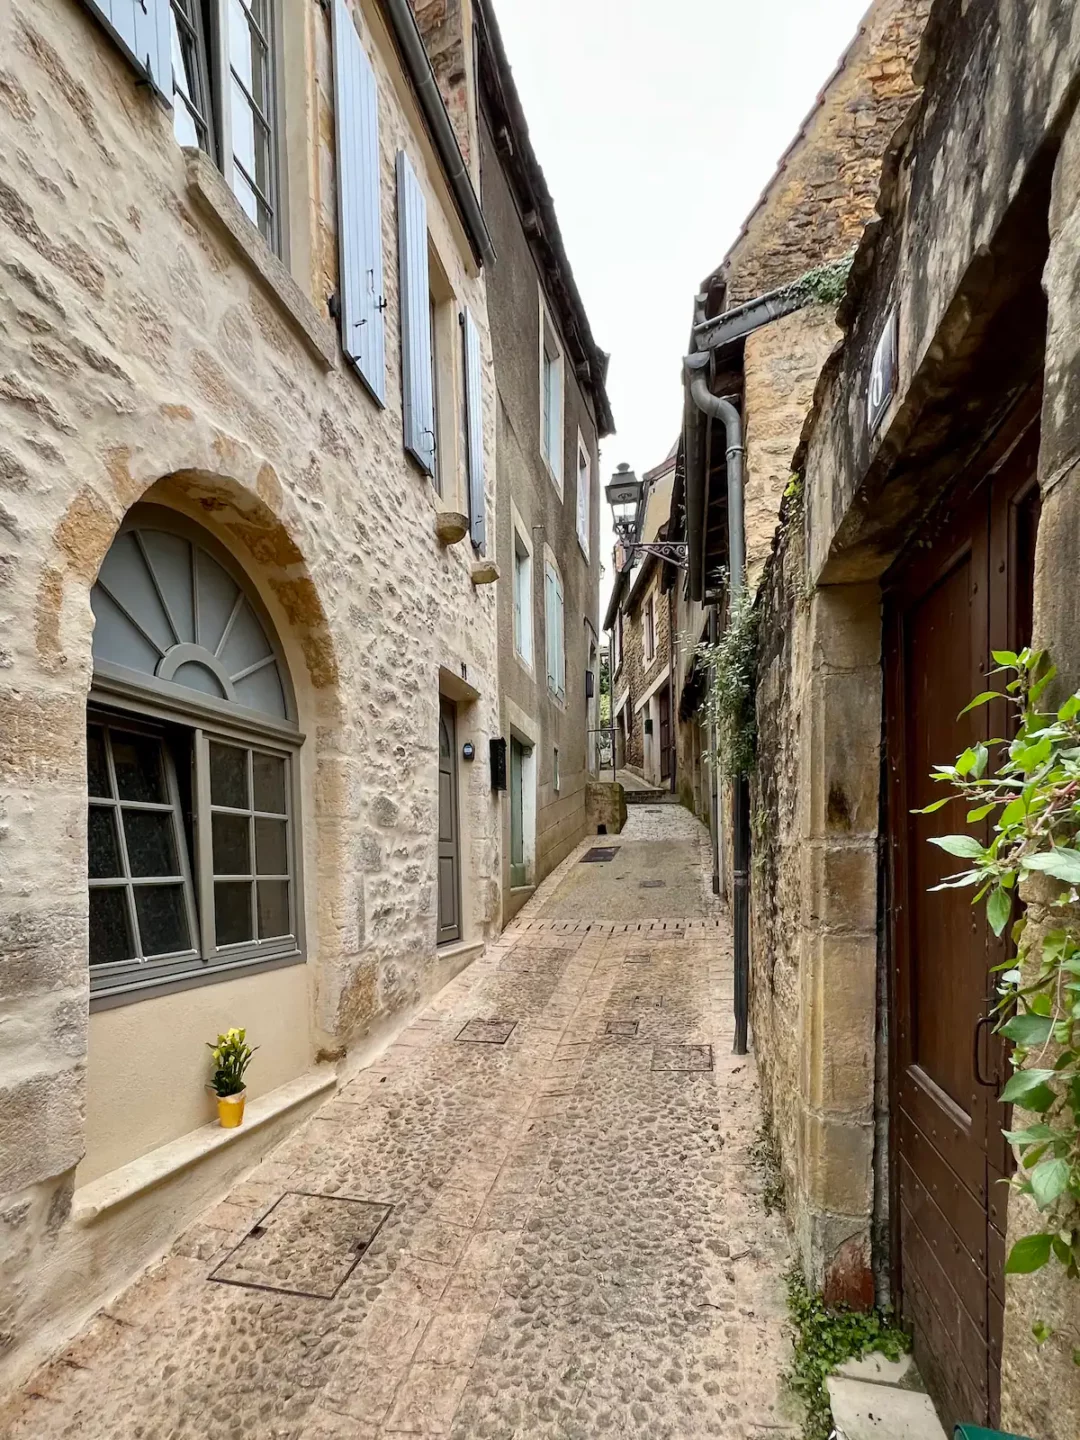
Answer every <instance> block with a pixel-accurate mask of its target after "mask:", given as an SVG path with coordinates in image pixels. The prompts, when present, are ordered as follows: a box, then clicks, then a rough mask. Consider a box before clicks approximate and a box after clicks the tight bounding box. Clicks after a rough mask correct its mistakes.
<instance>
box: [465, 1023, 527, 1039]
mask: <svg viewBox="0 0 1080 1440" xmlns="http://www.w3.org/2000/svg"><path fill="white" fill-rule="evenodd" d="M516 1025H517V1021H516V1020H470V1021H469V1023H468V1024H467V1025H466V1026H465V1028H464V1029H463V1030H462V1031H460V1033H459V1034H458V1036H457V1039H459V1040H461V1041H464V1043H465V1044H467V1045H505V1044H506V1042H507V1040H509V1039H510V1036H511V1035H512V1034H513V1033H514V1027H515V1026H516Z"/></svg>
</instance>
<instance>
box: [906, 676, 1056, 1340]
mask: <svg viewBox="0 0 1080 1440" xmlns="http://www.w3.org/2000/svg"><path fill="white" fill-rule="evenodd" d="M994 660H995V663H996V664H997V666H998V667H999V668H998V669H997V670H995V671H994V672H993V675H992V677H991V678H993V676H1001V677H1002V688H1001V689H998V690H986V691H984V692H983V693H982V694H981V695H977V696H976V697H975V699H974V700H972V702H971V704H970V705H968V706H967V707H966V710H965V711H964V712H963V713H967V710H973V709H975V708H977V707H979V706H982V705H986V704H989V703H990V702H992V701H996V700H998V699H1001V698H1004V699H1005V700H1006V702H1007V703H1008V705H1009V706H1010V708H1011V710H1012V711H1013V713H1014V716H1015V719H1016V722H1017V728H1016V733H1015V738H1014V739H1013V740H1011V741H1008V742H1007V741H1004V740H992V741H990V742H988V744H985V745H984V744H978V745H975V746H973V747H971V748H970V749H967V750H965V751H964V753H963V754H962V755H960V756H958V757H957V760H956V763H955V764H953V765H942V766H939V767H938V768H937V769H936V770H935V771H934V772H933V778H934V779H935V780H936V781H939V782H940V783H942V784H945V785H947V786H948V787H949V788H950V790H951V791H952V794H951V795H947V796H945V798H944V799H941V800H935V801H934V802H933V804H931V805H928V806H926V808H925V809H924V810H923V811H921V812H919V813H922V814H929V813H931V812H933V811H936V810H940V809H941V808H942V807H943V806H945V805H948V804H949V803H950V801H952V800H954V799H957V798H960V799H962V800H963V801H965V802H966V804H967V806H968V809H967V812H966V818H967V822H968V824H969V825H983V824H984V823H985V822H986V821H987V820H989V821H990V834H991V838H990V840H989V842H988V843H987V844H985V845H984V844H983V843H982V841H981V840H979V839H977V838H976V836H974V835H972V834H970V833H968V834H961V835H942V836H938V837H935V839H934V840H933V841H932V843H933V844H935V845H938V846H940V847H941V849H942V850H944V851H946V852H947V853H948V854H949V855H955V856H957V857H958V858H959V859H961V860H963V861H964V862H965V866H966V868H965V869H963V870H962V871H960V872H958V873H957V874H955V875H952V876H950V877H949V878H948V879H946V880H944V881H942V883H941V885H938V886H936V887H935V888H936V889H939V890H941V889H947V888H953V887H962V886H974V887H976V894H975V897H974V900H973V902H972V903H973V904H979V903H984V904H985V906H986V916H987V920H988V922H989V924H990V927H991V929H992V930H993V931H994V934H995V935H1002V934H1004V932H1005V930H1006V929H1007V928H1008V929H1010V936H1011V939H1012V942H1013V945H1014V947H1015V951H1014V954H1013V956H1012V958H1011V959H1009V960H1008V961H1006V962H1005V963H1004V964H1003V965H999V966H996V967H995V970H996V972H997V974H998V981H997V1001H996V1004H995V1014H996V1016H997V1029H998V1030H999V1031H1000V1033H1001V1034H1002V1035H1004V1036H1005V1037H1006V1038H1007V1039H1009V1040H1011V1041H1012V1042H1013V1047H1014V1048H1013V1052H1012V1060H1013V1066H1014V1070H1013V1074H1012V1075H1011V1076H1010V1078H1009V1080H1008V1082H1007V1084H1006V1085H1005V1088H1004V1090H1003V1091H1002V1095H1001V1099H1002V1102H1003V1103H1005V1104H1009V1103H1012V1104H1015V1105H1017V1106H1018V1107H1020V1109H1021V1110H1022V1111H1023V1112H1026V1114H1025V1115H1024V1116H1023V1118H1022V1120H1021V1123H1020V1124H1019V1126H1018V1128H1015V1129H1012V1130H1006V1131H1005V1132H1004V1133H1005V1138H1006V1139H1007V1140H1008V1141H1009V1143H1010V1144H1011V1145H1012V1146H1013V1149H1014V1152H1015V1154H1016V1158H1017V1171H1016V1174H1015V1175H1014V1176H1013V1179H1012V1181H1011V1183H1012V1185H1013V1186H1014V1187H1015V1188H1016V1189H1018V1190H1019V1191H1020V1192H1021V1193H1023V1194H1025V1195H1028V1196H1030V1197H1031V1199H1032V1201H1033V1202H1034V1204H1035V1206H1036V1208H1037V1210H1038V1213H1039V1216H1040V1220H1041V1223H1040V1225H1039V1227H1038V1228H1037V1229H1035V1230H1033V1231H1032V1232H1031V1233H1030V1234H1028V1235H1024V1236H1023V1237H1022V1238H1020V1239H1018V1240H1017V1241H1016V1242H1015V1244H1014V1245H1013V1246H1012V1248H1011V1250H1010V1252H1009V1256H1008V1259H1007V1261H1006V1266H1005V1268H1006V1271H1007V1272H1008V1273H1011V1274H1030V1273H1032V1272H1033V1271H1036V1270H1040V1269H1042V1268H1043V1266H1045V1265H1048V1264H1050V1263H1052V1262H1053V1263H1058V1264H1060V1265H1062V1266H1063V1267H1064V1268H1065V1270H1066V1271H1067V1273H1068V1274H1069V1275H1070V1276H1071V1277H1072V1278H1077V1277H1078V1276H1080V913H1078V911H1077V902H1078V901H1080V692H1077V693H1076V694H1073V695H1071V696H1070V697H1069V698H1068V699H1067V700H1066V701H1065V702H1064V704H1062V705H1061V706H1060V707H1058V708H1057V709H1056V710H1049V711H1048V710H1044V709H1042V708H1041V703H1042V698H1043V696H1044V694H1045V692H1046V689H1047V686H1048V685H1049V684H1050V682H1051V681H1052V680H1053V679H1054V676H1055V674H1056V671H1055V669H1054V667H1053V666H1052V665H1051V664H1050V663H1049V660H1048V658H1047V656H1046V654H1045V652H1043V651H1039V650H1030V649H1026V650H1021V651H1020V653H1019V654H1013V652H1012V651H1007V650H998V651H995V652H994ZM1005 677H1009V678H1007V679H1006V678H1005ZM995 758H996V759H997V763H996V765H995V764H992V760H993V759H995ZM1036 875H1042V876H1045V877H1047V880H1048V881H1049V882H1050V886H1051V891H1050V902H1049V907H1048V912H1047V915H1048V918H1047V919H1046V923H1043V919H1042V917H1040V920H1039V923H1038V924H1035V923H1033V922H1032V921H1031V920H1029V918H1028V917H1026V916H1021V918H1020V919H1018V920H1016V921H1015V923H1013V911H1014V897H1015V896H1016V893H1017V888H1018V886H1019V885H1020V884H1021V882H1022V881H1024V880H1025V879H1027V878H1029V877H1032V876H1036ZM1010 927H1011V928H1010ZM1049 1333H1050V1331H1049V1329H1048V1328H1047V1327H1046V1326H1043V1325H1041V1324H1040V1325H1037V1326H1036V1327H1035V1334H1036V1338H1037V1339H1040V1340H1043V1339H1045V1338H1047V1336H1048V1335H1049ZM1073 1360H1074V1361H1075V1362H1076V1363H1077V1364H1078V1365H1080V1350H1077V1351H1074V1353H1073Z"/></svg>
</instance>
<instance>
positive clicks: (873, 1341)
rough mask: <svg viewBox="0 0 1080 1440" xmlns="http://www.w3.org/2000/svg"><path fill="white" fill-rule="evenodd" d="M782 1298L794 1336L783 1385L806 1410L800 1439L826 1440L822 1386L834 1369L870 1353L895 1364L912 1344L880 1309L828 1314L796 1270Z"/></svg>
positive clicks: (828, 1423) (828, 1414)
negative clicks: (876, 1353) (792, 1349)
mask: <svg viewBox="0 0 1080 1440" xmlns="http://www.w3.org/2000/svg"><path fill="white" fill-rule="evenodd" d="M787 1298H788V1312H789V1314H790V1317H791V1325H792V1329H793V1330H794V1332H795V1334H794V1347H795V1353H794V1356H793V1358H792V1364H791V1369H790V1370H789V1372H788V1383H789V1384H790V1386H791V1388H792V1389H793V1390H794V1391H795V1393H796V1395H798V1396H799V1397H800V1398H801V1399H802V1401H803V1402H804V1404H805V1406H806V1417H805V1420H804V1422H803V1435H804V1436H805V1440H829V1436H830V1435H831V1433H832V1410H831V1408H830V1406H829V1392H828V1389H827V1388H826V1385H825V1381H826V1380H827V1379H828V1377H829V1376H830V1375H831V1374H832V1373H833V1372H834V1371H835V1370H836V1367H837V1366H838V1365H842V1364H843V1363H844V1361H845V1360H859V1359H861V1358H862V1356H864V1355H866V1354H868V1353H869V1352H870V1351H872V1350H878V1351H880V1352H881V1354H883V1355H884V1356H886V1358H887V1359H889V1360H899V1359H900V1357H901V1356H902V1355H905V1354H906V1353H907V1351H908V1350H909V1349H910V1348H911V1341H910V1340H909V1339H908V1337H907V1335H906V1334H905V1333H904V1331H903V1330H899V1329H897V1327H896V1326H895V1325H893V1324H892V1321H891V1320H890V1318H889V1316H888V1315H887V1314H886V1313H885V1312H883V1311H881V1310H867V1311H863V1310H848V1309H847V1308H846V1307H839V1308H837V1309H835V1310H830V1309H829V1308H828V1306H826V1304H825V1301H824V1299H823V1298H822V1296H821V1295H820V1294H817V1293H815V1292H813V1291H812V1290H810V1289H809V1287H808V1286H807V1284H806V1281H805V1280H804V1279H803V1275H802V1271H801V1270H799V1269H797V1268H795V1269H792V1270H790V1271H789V1272H788V1275H787Z"/></svg>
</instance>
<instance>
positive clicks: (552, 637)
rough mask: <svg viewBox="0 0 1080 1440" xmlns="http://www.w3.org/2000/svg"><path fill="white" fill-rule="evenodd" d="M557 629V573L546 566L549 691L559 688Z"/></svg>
mask: <svg viewBox="0 0 1080 1440" xmlns="http://www.w3.org/2000/svg"><path fill="white" fill-rule="evenodd" d="M557 633H558V632H557V630H556V628H555V571H554V570H553V569H552V568H551V566H550V565H545V566H544V652H545V655H546V657H547V683H548V689H549V690H557V689H558V688H559V681H558V675H559V655H558V645H557V641H556V635H557Z"/></svg>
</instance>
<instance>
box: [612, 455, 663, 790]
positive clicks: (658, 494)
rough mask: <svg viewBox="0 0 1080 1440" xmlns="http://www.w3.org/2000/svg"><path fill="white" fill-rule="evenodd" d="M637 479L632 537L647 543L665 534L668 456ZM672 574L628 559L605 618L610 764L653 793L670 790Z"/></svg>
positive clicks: (652, 562)
mask: <svg viewBox="0 0 1080 1440" xmlns="http://www.w3.org/2000/svg"><path fill="white" fill-rule="evenodd" d="M642 478H643V482H644V488H643V490H642V496H641V501H640V504H639V506H638V517H637V521H636V524H635V533H636V534H637V535H638V537H639V538H640V539H641V540H642V541H645V542H649V541H653V540H656V539H657V538H662V537H663V536H664V535H665V534H666V532H667V525H668V520H669V516H670V507H671V495H672V487H673V485H674V482H675V453H674V451H673V452H672V453H671V454H670V455H669V456H668V457H667V459H666V460H664V462H663V463H662V464H660V465H658V466H656V467H655V468H654V469H652V470H648V471H646V473H645V475H644V476H643V477H642ZM619 560H620V556H619V555H618V553H616V563H619ZM672 576H673V571H672V567H671V566H669V565H668V564H667V562H665V561H663V560H659V559H657V557H656V556H654V555H638V556H636V557H632V559H631V562H630V563H629V564H627V565H624V567H623V568H622V569H620V570H618V571H617V573H616V575H615V582H614V585H613V587H612V591H611V596H610V599H609V600H608V607H607V612H606V614H605V616H604V629H605V631H606V632H607V634H608V635H609V636H610V644H611V651H612V689H611V694H612V710H613V716H614V720H613V723H614V727H615V745H616V759H617V762H618V765H619V766H620V767H625V768H626V769H629V770H632V771H634V772H635V773H636V774H637V775H638V776H639V777H640V778H641V779H643V780H646V781H648V783H649V784H650V785H654V786H658V787H659V786H665V787H668V786H671V785H672V784H673V782H674V773H675V772H674V767H675V730H674V718H673V717H674V708H673V703H672V699H673V696H672V675H673V671H672V661H673V658H674V653H675V650H676V649H677V646H676V644H675V643H674V642H675V631H674V629H673V625H672V617H673V613H674V594H673V591H672Z"/></svg>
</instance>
